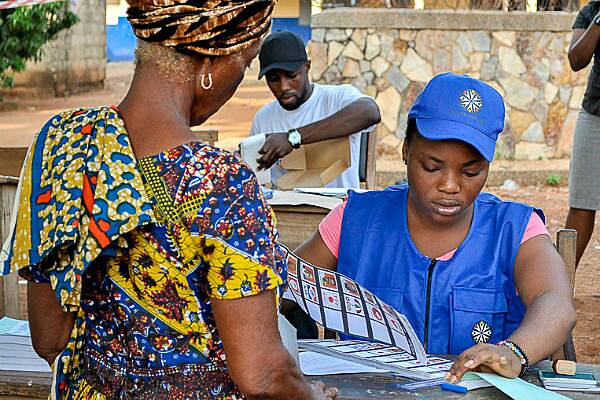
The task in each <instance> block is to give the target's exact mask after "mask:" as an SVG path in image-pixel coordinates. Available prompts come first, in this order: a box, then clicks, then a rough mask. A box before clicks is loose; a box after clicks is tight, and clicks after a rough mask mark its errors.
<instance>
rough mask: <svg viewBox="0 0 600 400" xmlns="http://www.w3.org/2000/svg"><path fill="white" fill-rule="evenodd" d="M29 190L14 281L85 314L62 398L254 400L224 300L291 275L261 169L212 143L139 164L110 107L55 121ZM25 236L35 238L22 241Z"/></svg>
mask: <svg viewBox="0 0 600 400" xmlns="http://www.w3.org/2000/svg"><path fill="white" fill-rule="evenodd" d="M82 116H83V118H82ZM67 126H68V127H67ZM85 135H90V136H91V138H85V137H84V136H85ZM63 152H64V156H61V154H63ZM37 153H41V156H38V157H37V158H36V154H37ZM57 157H58V158H60V160H59V161H57V160H56V158H57ZM61 157H62V158H61ZM61 160H62V161H61ZM67 160H69V161H67ZM34 165H35V166H36V167H35V168H32V167H33V166H34ZM28 166H29V167H28ZM52 166H54V171H52V172H50V170H51V168H52ZM74 167H78V168H74ZM36 168H37V169H39V170H40V171H42V174H41V176H40V177H36V176H35V175H36V174H35V172H33V171H35V170H36ZM69 171H70V172H69ZM95 171H99V172H97V173H95ZM67 172H68V173H67ZM21 185H22V186H23V188H21V189H20V195H19V196H20V202H19V203H20V206H19V217H18V218H17V221H16V223H15V228H14V231H13V240H12V241H11V243H10V245H9V246H5V250H4V251H3V257H4V259H5V260H4V261H5V272H6V271H7V270H9V269H13V270H15V269H16V270H19V272H20V274H21V275H22V276H23V277H25V278H27V279H29V280H33V281H37V282H49V283H51V284H52V286H53V288H54V289H55V292H56V293H57V298H58V299H59V301H60V302H61V304H62V306H63V309H65V311H72V312H77V315H78V318H77V321H76V324H75V327H74V330H73V333H72V337H71V341H70V343H69V346H68V347H67V349H65V351H64V352H63V354H61V356H59V357H58V359H57V361H56V362H55V365H54V366H53V369H54V372H55V379H54V390H53V393H52V395H51V397H52V398H57V399H241V398H243V396H242V395H241V394H240V393H239V391H238V390H237V388H236V386H235V384H234V383H233V381H232V380H231V378H230V377H229V374H228V372H227V368H226V364H225V353H224V351H223V345H222V342H221V339H220V337H219V333H218V331H217V328H216V324H215V320H214V317H213V313H212V309H211V299H213V298H218V299H237V298H242V297H246V296H251V295H255V294H258V293H262V292H264V291H267V290H272V289H277V288H280V287H282V285H283V284H284V280H285V275H286V266H285V263H284V261H283V258H282V257H281V250H280V249H279V247H278V245H277V232H276V229H275V218H274V214H273V212H272V210H271V208H270V207H269V205H268V204H267V203H266V201H265V199H264V197H263V196H262V193H261V190H260V187H259V185H258V184H257V181H256V178H255V176H254V174H253V172H252V171H251V170H250V169H249V167H247V166H246V165H245V164H244V163H243V162H241V161H240V160H239V159H238V158H237V157H236V156H234V155H232V154H230V153H228V152H226V151H223V150H220V149H218V148H215V147H212V146H209V145H207V144H204V143H202V142H191V143H188V144H185V145H182V146H179V147H176V148H173V149H170V150H167V151H165V152H162V153H160V154H157V155H155V156H151V157H143V158H140V159H139V160H136V159H135V157H134V156H133V153H132V150H131V146H130V144H129V141H128V138H127V135H126V132H125V130H124V124H123V122H122V119H121V118H120V116H119V114H118V110H116V109H115V108H108V107H103V108H98V109H86V110H79V111H76V112H67V113H63V114H60V115H59V116H57V117H55V118H53V119H52V120H51V121H50V122H49V123H48V124H47V125H46V126H45V127H44V128H43V129H42V130H41V131H40V133H38V135H37V136H36V141H35V144H34V145H33V146H32V149H31V150H30V155H29V156H28V161H27V162H26V165H25V168H24V173H23V176H22V177H21ZM48 187H49V188H50V190H46V191H44V188H48ZM65 188H66V189H68V190H66V191H65ZM65 196H66V197H65ZM40 198H42V199H43V200H44V201H45V203H41V202H40V201H39V199H40ZM30 199H34V200H35V199H37V200H35V201H33V202H32V201H31V200H30ZM31 203H35V204H34V205H33V207H31V212H29V213H25V212H23V213H22V211H23V209H24V207H23V204H29V205H31ZM39 204H43V205H42V206H41V207H37V205H39ZM65 207H66V208H67V209H66V210H65ZM22 214H24V215H22ZM69 218H71V219H69ZM34 221H35V223H36V224H38V225H37V226H42V227H43V229H42V230H41V231H40V232H39V233H38V234H37V235H36V234H35V233H34V232H33V229H34V228H33V227H34V226H36V225H35V224H34ZM59 221H60V223H59ZM65 227H72V228H71V229H66V228H65ZM24 234H31V235H32V236H33V240H32V241H29V242H27V243H24V244H23V243H18V242H16V239H17V238H18V237H19V236H20V235H24ZM69 234H70V235H71V236H68V235H69ZM67 237H68V239H69V240H65V238H67ZM48 238H50V239H52V240H53V241H54V242H53V245H46V246H45V247H44V246H41V245H40V244H41V243H45V242H48V240H49V239H48ZM24 252H28V254H27V255H25V254H24ZM32 255H33V256H32Z"/></svg>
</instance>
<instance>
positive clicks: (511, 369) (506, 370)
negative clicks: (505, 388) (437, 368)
mask: <svg viewBox="0 0 600 400" xmlns="http://www.w3.org/2000/svg"><path fill="white" fill-rule="evenodd" d="M469 371H479V372H495V373H497V374H499V375H502V376H505V377H507V378H515V377H517V376H519V373H521V360H520V359H519V357H517V355H516V354H515V353H513V352H512V351H511V350H510V349H509V348H508V347H506V346H497V345H494V344H478V345H475V346H473V347H471V348H469V349H467V350H465V351H464V352H463V353H462V354H461V355H460V356H458V358H457V359H456V361H455V362H454V365H453V366H452V368H450V371H448V373H446V376H445V378H446V380H448V381H449V382H450V383H456V382H458V381H459V380H460V379H461V378H462V377H463V375H464V374H465V373H466V372H469Z"/></svg>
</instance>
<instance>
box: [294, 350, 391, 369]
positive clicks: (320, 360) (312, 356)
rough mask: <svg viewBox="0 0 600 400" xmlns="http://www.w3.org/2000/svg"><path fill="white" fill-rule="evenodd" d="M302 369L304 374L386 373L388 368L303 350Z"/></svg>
mask: <svg viewBox="0 0 600 400" xmlns="http://www.w3.org/2000/svg"><path fill="white" fill-rule="evenodd" d="M299 357H300V369H301V370H302V373H303V374H304V375H335V374H361V373H363V374H366V373H386V372H389V370H387V369H380V368H375V367H369V366H367V365H364V364H360V363H357V362H353V361H348V360H344V359H341V358H338V357H333V356H328V355H326V354H321V353H317V352H314V351H303V352H301V353H300V355H299Z"/></svg>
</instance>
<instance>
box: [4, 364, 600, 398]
mask: <svg viewBox="0 0 600 400" xmlns="http://www.w3.org/2000/svg"><path fill="white" fill-rule="evenodd" d="M539 365H540V366H541V367H542V368H545V369H549V368H550V362H547V361H544V362H542V363H540V364H539ZM577 371H578V372H592V373H595V374H596V376H600V365H590V364H577ZM525 378H526V380H527V381H529V382H531V383H534V384H537V385H540V382H539V380H538V379H537V371H536V370H532V371H530V372H529V373H528V374H527V376H526V377H525ZM308 379H309V380H311V381H322V382H324V383H325V384H326V385H328V386H335V387H337V388H338V389H339V391H340V396H339V397H338V399H339V400H370V399H383V400H386V399H389V400H391V399H396V400H404V399H411V400H414V399H416V398H418V399H441V400H458V399H461V400H481V399H489V400H504V399H509V397H508V396H506V395H504V394H503V393H502V392H500V391H499V390H498V389H496V388H484V389H477V390H473V391H472V392H469V393H467V394H464V395H463V394H459V393H453V392H446V391H441V390H439V389H438V388H437V387H436V388H429V389H422V390H419V391H418V392H405V391H401V390H398V389H395V388H394V385H395V383H396V382H399V383H402V382H403V380H398V381H392V380H391V379H390V378H389V377H388V376H385V375H374V374H346V375H328V376H320V377H315V376H311V377H309V378H308ZM50 380H51V378H50V374H48V373H46V374H44V373H28V374H25V373H21V374H17V373H8V372H1V371H0V400H32V399H41V398H46V397H47V396H48V392H49V391H50ZM562 394H564V395H565V396H567V397H570V398H572V399H574V400H588V399H590V400H591V399H596V400H597V399H598V398H600V395H599V394H598V393H580V392H562ZM532 400H534V399H532Z"/></svg>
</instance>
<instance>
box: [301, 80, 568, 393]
mask: <svg viewBox="0 0 600 400" xmlns="http://www.w3.org/2000/svg"><path fill="white" fill-rule="evenodd" d="M504 114H505V112H504V102H503V100H502V97H501V96H500V94H499V93H498V92H497V91H496V90H495V89H493V88H492V87H491V86H489V85H487V84H485V83H484V82H481V81H479V80H476V79H473V78H470V77H468V76H466V75H455V74H452V73H445V74H441V75H438V76H436V77H434V78H433V79H431V81H430V82H429V83H428V84H427V86H425V88H424V89H423V91H422V92H421V94H420V95H419V96H418V97H417V99H416V100H415V102H414V104H413V105H412V107H411V109H410V112H409V114H408V127H407V131H406V140H405V141H404V145H403V148H402V157H403V160H404V163H405V164H406V165H407V178H408V184H407V185H401V186H394V187H391V188H388V189H385V190H381V191H370V192H366V193H357V192H354V191H349V195H348V198H347V200H346V202H344V203H343V204H341V205H340V206H338V207H337V208H335V209H334V210H332V211H331V213H330V214H329V215H328V216H327V217H326V218H325V219H324V220H323V221H322V222H321V224H320V226H319V229H318V231H317V232H315V233H314V235H313V236H312V237H311V238H310V239H309V240H308V241H307V242H305V243H304V244H302V245H301V246H300V247H299V248H298V249H297V250H296V254H298V256H300V257H302V258H304V259H306V260H307V261H309V262H311V263H313V264H315V265H318V266H321V267H325V268H329V269H333V270H337V271H338V272H340V273H342V274H344V275H346V276H348V277H350V278H352V279H355V280H357V281H358V282H359V283H360V284H362V285H364V286H365V287H366V288H367V289H369V290H370V291H372V292H373V293H374V294H376V295H377V296H379V297H380V298H381V299H382V300H383V301H384V302H386V303H387V304H389V305H390V306H392V307H394V308H396V309H397V310H398V311H399V312H401V313H402V314H404V315H405V316H406V317H407V319H408V320H409V322H410V323H411V325H412V326H413V328H414V329H415V332H416V333H417V335H418V337H419V338H420V340H421V342H422V343H423V345H424V348H425V350H426V351H427V352H428V353H429V354H454V355H457V356H458V358H457V359H456V362H455V364H454V365H453V367H452V369H451V370H450V372H449V373H448V375H447V376H446V379H449V380H450V381H451V382H452V383H454V382H456V381H457V380H458V379H460V378H461V377H462V375H463V374H464V373H465V372H467V371H469V370H483V371H490V370H491V371H494V372H496V373H498V374H501V375H504V376H507V377H515V376H519V375H522V374H523V373H524V372H525V371H526V370H527V366H528V365H534V364H535V363H537V362H538V361H540V360H542V359H544V358H546V357H548V356H550V355H551V354H552V353H553V352H554V351H556V350H557V349H558V348H559V347H560V346H561V345H562V344H563V343H564V341H565V339H566V337H567V334H568V333H569V332H570V331H571V329H572V328H573V326H574V324H575V318H576V315H575V308H574V305H573V298H572V291H571V287H570V284H569V278H568V277H567V273H566V268H565V266H564V263H563V261H562V259H561V257H560V255H559V254H558V253H557V251H556V249H555V248H554V246H553V244H552V242H551V241H550V238H549V235H548V232H547V230H546V227H545V225H544V222H543V218H544V217H543V214H542V212H541V211H540V210H537V209H535V208H534V207H531V206H529V205H526V204H521V203H515V202H510V201H502V200H500V199H498V198H497V197H495V196H493V195H492V194H489V193H483V192H482V191H481V190H482V189H483V187H484V185H485V182H486V179H487V176H488V171H489V166H490V162H491V161H492V159H493V156H494V149H495V145H496V140H497V137H498V134H499V133H500V132H502V130H503V126H504Z"/></svg>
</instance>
